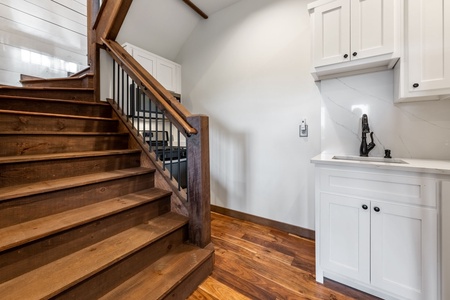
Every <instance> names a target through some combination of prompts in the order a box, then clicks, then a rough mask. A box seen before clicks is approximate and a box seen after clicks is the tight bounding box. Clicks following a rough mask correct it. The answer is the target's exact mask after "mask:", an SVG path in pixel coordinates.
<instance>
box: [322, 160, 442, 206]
mask: <svg viewBox="0 0 450 300" xmlns="http://www.w3.org/2000/svg"><path fill="white" fill-rule="evenodd" d="M319 176H320V189H321V191H327V192H331V193H340V194H348V195H354V196H359V197H364V198H368V199H376V200H386V201H393V202H399V203H405V204H413V205H420V206H427V207H436V199H437V197H436V189H437V182H436V180H435V179H433V178H428V177H421V176H420V175H417V176H404V175H398V174H396V173H394V174H392V173H375V172H373V171H372V172H364V171H343V170H342V169H339V170H338V169H328V168H324V169H320V175H319Z"/></svg>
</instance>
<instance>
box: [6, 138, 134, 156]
mask: <svg viewBox="0 0 450 300" xmlns="http://www.w3.org/2000/svg"><path fill="white" fill-rule="evenodd" d="M0 140H1V141H2V147H0V156H14V155H33V154H52V153H67V152H80V151H97V150H119V149H127V148H128V138H126V135H122V134H120V135H119V134H118V135H106V134H105V135H64V134H61V135H45V134H43V135H15V134H5V135H0Z"/></svg>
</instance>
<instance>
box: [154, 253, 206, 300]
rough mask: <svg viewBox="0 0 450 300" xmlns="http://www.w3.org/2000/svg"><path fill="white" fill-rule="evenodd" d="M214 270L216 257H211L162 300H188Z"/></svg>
mask: <svg viewBox="0 0 450 300" xmlns="http://www.w3.org/2000/svg"><path fill="white" fill-rule="evenodd" d="M213 269H214V255H211V256H210V257H209V258H208V259H207V260H206V261H205V262H203V264H202V265H200V266H198V268H197V269H196V270H195V271H194V272H192V273H191V274H190V275H189V276H188V277H187V278H185V279H184V280H183V281H182V282H181V283H180V284H179V285H177V286H176V287H174V289H173V290H172V291H170V292H169V293H168V294H167V295H166V296H165V297H163V298H162V299H167V300H169V299H187V298H188V297H189V296H190V295H191V294H192V293H193V292H194V291H195V290H196V289H197V287H198V286H199V285H200V284H201V283H202V282H203V281H204V280H205V279H206V278H207V277H208V276H209V275H211V273H212V271H213Z"/></svg>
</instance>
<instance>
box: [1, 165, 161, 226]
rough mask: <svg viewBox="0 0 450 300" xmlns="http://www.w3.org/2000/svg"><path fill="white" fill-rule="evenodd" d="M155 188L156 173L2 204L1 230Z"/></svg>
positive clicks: (5, 201)
mask: <svg viewBox="0 0 450 300" xmlns="http://www.w3.org/2000/svg"><path fill="white" fill-rule="evenodd" d="M152 187H154V173H146V174H142V175H137V176H130V177H125V178H120V179H115V180H110V181H106V182H98V183H94V184H89V185H84V186H80V187H73V188H69V189H64V190H60V191H54V192H49V193H44V194H37V195H33V196H28V197H22V198H17V199H12V200H9V201H7V200H4V201H1V202H0V228H3V227H7V226H11V225H15V224H19V223H21V222H26V221H30V220H34V219H37V218H41V217H45V216H48V215H51V214H56V213H60V212H63V211H67V210H70V209H74V208H78V207H82V206H85V205H89V204H93V203H97V202H101V201H103V200H107V199H111V198H115V197H119V196H123V195H126V194H129V193H134V192H138V191H141V190H145V189H148V188H152Z"/></svg>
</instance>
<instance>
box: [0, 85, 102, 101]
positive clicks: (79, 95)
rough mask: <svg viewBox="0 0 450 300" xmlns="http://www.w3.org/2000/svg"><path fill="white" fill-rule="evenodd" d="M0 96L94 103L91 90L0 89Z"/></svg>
mask: <svg viewBox="0 0 450 300" xmlns="http://www.w3.org/2000/svg"><path fill="white" fill-rule="evenodd" d="M1 94H2V95H8V96H21V97H35V98H46V99H58V100H76V101H86V102H94V92H93V90H92V89H87V90H83V89H80V90H70V89H49V88H46V89H44V88H42V89H40V88H37V89H21V88H18V89H2V90H1Z"/></svg>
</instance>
